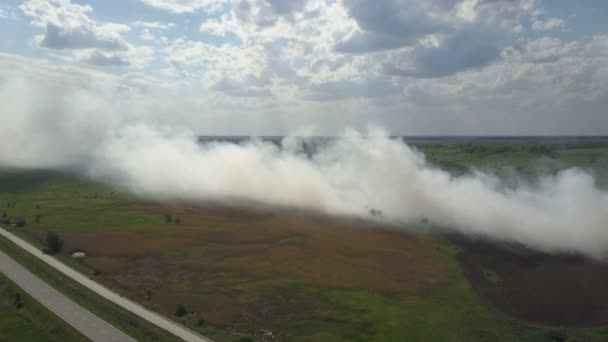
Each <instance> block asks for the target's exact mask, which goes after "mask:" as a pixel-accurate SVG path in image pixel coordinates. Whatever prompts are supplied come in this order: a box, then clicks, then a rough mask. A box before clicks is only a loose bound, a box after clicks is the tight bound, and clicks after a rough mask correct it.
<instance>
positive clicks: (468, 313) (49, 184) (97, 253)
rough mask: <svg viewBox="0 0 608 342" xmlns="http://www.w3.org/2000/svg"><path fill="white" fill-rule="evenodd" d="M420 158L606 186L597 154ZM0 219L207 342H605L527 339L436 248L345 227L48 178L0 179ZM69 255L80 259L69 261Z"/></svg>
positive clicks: (474, 152) (85, 297) (146, 336)
mask: <svg viewBox="0 0 608 342" xmlns="http://www.w3.org/2000/svg"><path fill="white" fill-rule="evenodd" d="M418 148H419V149H420V150H422V151H423V152H424V153H425V154H426V155H427V159H428V160H429V162H431V163H433V164H435V165H438V166H441V167H442V168H445V169H447V170H449V171H450V172H451V173H453V174H455V175H458V174H463V173H466V172H469V171H470V170H471V168H475V169H480V170H485V171H490V172H492V173H494V174H497V175H498V176H500V177H504V178H505V179H514V180H513V182H520V181H526V182H533V181H535V180H536V179H537V178H538V175H540V174H555V173H557V172H559V171H560V170H563V169H564V168H567V167H571V166H577V167H580V168H583V169H585V170H589V171H591V172H593V173H594V174H595V175H597V180H598V183H599V184H600V186H604V187H605V186H606V185H608V148H607V147H599V146H590V147H580V146H579V147H576V148H572V147H568V148H561V147H557V146H544V145H526V144H521V145H515V146H510V145H500V144H489V145H470V144H468V145H445V146H442V145H421V146H419V147H418ZM519 177H521V178H523V179H519ZM2 207H3V208H2ZM0 212H2V213H3V214H2V218H1V219H2V220H10V222H11V223H12V224H13V225H14V224H15V220H16V218H17V217H22V218H24V219H25V220H26V221H27V222H28V224H27V225H26V226H25V227H22V228H18V229H14V232H15V233H16V234H18V235H20V236H22V237H24V238H25V239H27V240H28V241H30V242H32V243H34V244H35V245H37V246H38V247H40V248H41V249H42V248H45V247H46V246H48V247H49V248H50V247H51V244H49V241H48V235H47V232H49V231H52V232H56V234H57V238H58V239H59V240H63V248H60V249H58V250H57V252H58V253H57V257H58V258H59V259H61V260H62V261H64V262H65V263H68V264H69V265H70V266H72V267H74V268H77V269H78V270H80V271H81V272H83V273H85V274H89V275H91V277H93V278H94V279H95V280H97V281H99V282H102V283H103V284H105V285H106V286H108V287H111V288H113V289H115V290H116V291H118V292H119V293H121V294H123V295H125V296H128V297H130V298H132V299H134V300H137V301H139V302H140V303H142V305H145V306H147V307H149V308H153V309H154V310H157V311H159V312H160V313H162V314H164V315H165V316H167V317H176V316H177V317H179V321H180V322H182V323H183V324H186V325H187V326H189V327H190V328H191V329H193V330H195V331H199V332H201V333H204V334H205V335H208V336H210V337H212V338H214V339H216V340H218V341H251V340H253V341H256V340H265V339H269V338H268V336H273V337H275V338H276V339H277V340H291V341H399V340H413V341H415V340H424V341H446V340H450V341H551V340H556V338H562V339H563V340H566V339H567V338H568V339H570V340H573V341H574V340H577V339H578V340H581V341H602V340H607V339H608V329H604V328H594V329H552V328H546V327H536V326H530V325H526V324H524V323H521V322H518V321H515V320H513V319H510V318H508V317H506V316H505V315H503V314H501V313H499V312H497V311H496V310H495V309H493V308H492V307H490V306H489V305H488V304H486V303H484V302H483V301H482V300H481V299H480V298H479V297H478V296H477V295H476V294H475V293H474V292H473V291H472V290H471V287H470V285H469V283H468V282H467V280H466V279H465V278H464V276H463V274H462V271H461V269H460V267H459V265H458V262H457V256H458V254H459V250H458V249H457V248H455V247H453V246H451V245H450V244H449V243H448V242H444V241H432V240H430V239H427V238H424V237H421V238H418V237H416V238H411V237H406V236H401V235H398V234H396V233H390V232H384V231H380V230H373V231H367V230H365V229H357V230H352V231H350V230H347V229H348V228H349V227H350V226H352V225H355V223H352V224H351V223H350V222H347V223H336V222H331V221H329V220H318V221H315V220H313V219H304V218H291V217H286V216H280V215H273V214H269V215H265V214H260V213H250V212H246V211H242V210H238V209H226V208H221V207H220V208H215V207H211V206H210V207H202V208H200V207H187V206H180V207H168V206H162V205H157V204H153V203H145V202H143V201H141V200H138V199H136V198H133V197H131V196H128V195H124V194H121V193H118V192H115V190H114V189H111V188H109V187H106V186H104V185H100V184H96V183H93V182H90V181H87V180H83V179H79V178H77V177H74V176H71V175H67V174H61V173H53V172H46V171H11V170H5V171H2V172H0ZM4 213H6V215H5V214H4ZM373 214H374V215H376V216H381V215H382V213H381V212H380V211H379V210H376V209H374V212H373ZM41 218H42V219H41ZM178 223H179V224H178ZM0 249H2V250H4V251H6V252H7V253H10V254H11V255H12V256H13V257H14V258H15V259H16V260H18V261H19V262H20V263H22V264H24V265H25V266H27V267H28V268H30V269H31V270H32V271H33V272H34V273H36V274H38V275H39V276H40V277H42V278H43V279H45V280H46V281H48V282H49V283H50V284H52V285H53V286H55V287H57V288H58V289H59V290H61V291H62V292H64V293H66V294H67V295H68V296H70V297H71V298H73V299H75V300H76V301H77V302H79V303H81V304H82V305H83V306H85V307H87V308H89V309H90V310H91V311H93V312H95V313H97V314H98V315H99V316H100V317H102V318H104V319H107V320H108V321H110V322H111V323H113V324H115V325H116V326H118V327H120V328H121V329H123V330H124V331H125V332H127V333H128V334H130V335H131V336H133V337H135V338H137V339H138V340H144V341H155V340H157V341H160V340H162V341H165V340H170V337H168V336H167V335H166V334H165V335H163V334H162V332H159V331H158V330H154V328H152V327H150V326H149V325H147V324H145V323H142V322H141V321H139V320H137V319H135V318H133V317H132V316H131V315H129V314H128V313H125V312H123V311H121V310H120V309H118V308H116V307H114V306H112V305H111V304H109V303H107V302H105V301H103V300H101V299H99V298H97V297H96V296H91V295H90V294H89V293H88V291H87V290H85V289H83V288H81V287H80V286H79V285H77V284H72V283H70V282H69V281H66V280H65V279H62V278H61V276H60V275H58V274H56V272H54V271H52V270H49V269H48V267H47V266H46V265H43V264H41V263H40V262H39V261H37V260H35V259H33V258H32V257H30V256H29V255H26V254H25V253H23V252H22V251H20V250H19V249H17V248H16V247H15V246H13V245H12V244H10V243H8V242H7V241H6V240H4V239H0ZM74 250H84V251H86V252H87V258H86V259H85V260H81V261H80V262H77V261H74V260H72V259H71V258H70V257H69V255H68V253H69V252H70V251H74ZM483 276H484V277H485V279H486V280H487V281H488V282H490V283H492V284H495V285H497V286H500V284H501V282H502V281H503V277H504V275H503V274H502V273H500V274H498V273H496V272H495V271H493V270H492V269H491V268H487V269H485V271H484V273H483ZM13 299H14V298H13ZM177 303H183V305H176V304H177Z"/></svg>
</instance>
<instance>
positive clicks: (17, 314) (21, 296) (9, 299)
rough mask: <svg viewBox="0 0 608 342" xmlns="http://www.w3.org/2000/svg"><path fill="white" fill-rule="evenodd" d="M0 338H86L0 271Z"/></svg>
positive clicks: (50, 340) (55, 340) (33, 341)
mask: <svg viewBox="0 0 608 342" xmlns="http://www.w3.org/2000/svg"><path fill="white" fill-rule="evenodd" d="M0 341H31V342H36V341H40V342H42V341H45V342H46V341H48V342H60V341H61V342H63V341H88V339H87V338H86V337H84V336H83V335H81V334H80V333H79V332H78V331H76V330H75V329H74V328H72V327H71V326H70V325H68V324H67V323H65V322H64V321H62V320H61V319H60V318H59V317H57V316H55V315H54V314H53V313H52V312H50V311H49V310H47V309H46V308H45V307H44V306H42V305H41V304H40V303H38V302H37V301H36V300H35V299H33V298H32V297H30V296H29V295H28V294H27V293H26V292H25V291H23V290H22V289H21V288H19V287H18V286H17V285H16V284H15V283H13V282H12V281H11V280H9V279H8V278H7V277H6V276H4V275H3V274H0Z"/></svg>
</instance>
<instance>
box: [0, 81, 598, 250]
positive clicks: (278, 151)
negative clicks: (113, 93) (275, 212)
mask: <svg viewBox="0 0 608 342" xmlns="http://www.w3.org/2000/svg"><path fill="white" fill-rule="evenodd" d="M39 87H44V85H32V84H31V83H28V82H27V81H24V82H21V83H15V82H10V83H9V82H6V81H4V83H2V84H1V85H0V100H1V101H2V102H3V103H4V104H5V105H4V106H3V109H2V113H1V114H2V121H3V127H4V130H3V133H2V134H1V135H0V165H3V166H16V167H67V166H71V167H73V166H76V167H78V169H80V170H83V172H85V173H86V174H87V175H88V176H90V177H93V178H94V179H97V180H102V181H106V182H109V183H110V184H113V185H114V186H117V187H119V188H121V189H126V190H128V191H130V192H132V193H134V194H136V195H138V196H142V197H144V198H150V199H156V200H161V201H172V200H179V201H203V200H217V201H234V200H246V201H253V202H259V203H263V204H267V205H276V206H283V207H293V208H301V209H307V210H313V211H318V212H322V213H327V214H331V215H346V216H354V217H369V210H370V209H371V208H375V209H379V210H381V211H382V213H383V215H382V218H379V217H375V218H373V219H378V220H383V221H385V222H386V223H390V224H397V225H406V224H415V223H418V222H420V221H422V220H424V221H427V220H428V222H430V223H431V224H432V225H434V226H437V227H442V229H449V230H455V231H460V232H463V233H465V234H469V235H476V236H477V235H479V236H485V237H491V238H494V239H499V240H503V241H512V242H520V243H522V244H524V245H526V246H529V247H532V248H536V249H539V250H543V251H549V252H580V253H585V254H587V255H590V256H594V257H604V256H605V253H606V251H607V250H608V229H607V228H608V227H606V222H608V193H606V192H604V191H601V190H599V189H597V188H596V187H595V184H594V179H593V177H592V176H591V175H589V174H587V173H585V172H583V171H581V170H577V169H571V170H566V171H563V172H561V173H560V174H558V175H555V176H547V177H544V178H542V179H541V181H540V182H539V183H538V184H536V185H519V186H516V187H505V186H503V185H502V184H501V182H500V181H499V180H498V179H496V178H495V177H492V176H491V175H488V174H484V173H475V174H470V175H466V176H461V177H452V176H451V175H450V174H449V173H447V172H445V171H442V170H440V169H437V168H434V167H432V166H430V165H429V164H428V163H427V162H426V160H425V157H424V155H423V154H421V153H419V152H417V151H416V150H414V149H412V148H410V147H408V146H407V145H405V144H403V143H402V142H400V141H397V140H393V139H390V138H388V137H386V135H385V134H384V133H383V132H382V131H378V130H376V131H373V130H372V131H370V132H366V133H365V134H364V135H362V134H359V133H357V132H354V131H349V132H346V133H345V134H344V136H343V137H341V138H340V139H337V140H335V141H333V142H330V143H327V144H326V145H325V146H324V147H323V148H321V149H320V150H319V151H318V152H317V153H315V154H314V155H312V156H310V155H309V154H307V153H306V152H305V151H304V150H303V149H302V145H301V144H300V141H298V139H295V138H288V139H286V140H284V141H283V143H282V145H281V146H277V145H275V144H273V143H269V142H262V141H255V140H254V141H249V142H247V143H243V144H239V145H237V144H229V143H219V142H215V143H206V144H201V143H200V142H199V141H198V140H197V139H196V137H195V134H194V132H191V131H188V130H186V129H179V128H178V129H176V128H175V127H168V126H160V127H159V126H157V125H149V124H145V123H133V120H128V121H129V122H130V123H127V120H126V118H124V117H123V116H121V115H118V114H116V113H120V112H121V111H122V110H124V108H122V107H121V108H118V107H116V105H114V104H113V103H112V102H111V101H109V100H107V99H106V100H104V95H103V93H95V94H96V96H92V94H91V92H88V91H86V90H79V91H66V90H61V91H59V90H58V91H57V92H56V93H52V92H51V93H49V92H48V91H49V90H48V89H47V88H45V89H40V88H39ZM70 89H73V88H70ZM33 99H35V101H34V100H33ZM370 218H371V217H370Z"/></svg>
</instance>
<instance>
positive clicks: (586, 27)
mask: <svg viewBox="0 0 608 342" xmlns="http://www.w3.org/2000/svg"><path fill="white" fill-rule="evenodd" d="M607 17H608V2H607V1H602V0H582V1H571V0H430V1H424V2H421V1H414V0H376V1H367V0H338V1H329V0H289V1H286V0H283V1H282V0H97V1H92V0H72V1H70V0H45V1H43V0H29V1H14V0H9V1H6V0H4V1H1V2H0V32H2V33H0V34H2V39H0V82H2V83H0V85H1V84H5V85H6V84H11V82H17V81H18V80H19V82H21V81H23V80H25V81H24V82H33V83H36V84H38V85H40V84H49V86H52V85H53V84H58V83H60V84H62V85H63V86H62V88H61V89H62V92H61V93H60V94H59V95H58V96H62V97H65V98H66V101H69V98H70V97H71V96H73V94H74V92H75V91H78V92H82V91H88V92H90V94H89V95H90V96H91V97H93V98H98V99H99V101H107V102H108V103H111V104H112V105H110V106H106V107H107V113H104V114H103V115H106V116H108V118H110V117H113V116H116V115H118V114H116V112H121V113H124V112H129V114H130V115H133V116H136V117H138V118H139V119H141V118H144V119H145V120H149V121H154V122H162V123H169V124H176V125H184V126H187V127H189V128H191V129H193V130H195V131H197V132H200V133H201V134H285V133H293V132H300V131H312V132H315V133H318V134H335V133H337V132H340V131H342V130H343V129H344V128H345V127H354V128H363V127H366V126H368V125H377V126H381V127H384V128H385V129H387V130H388V131H390V133H393V134H413V135H418V134H419V135H425V134H608V113H607V110H606V108H608V106H607V105H608V20H606V19H605V18H607ZM31 93H32V92H31V91H30V92H28V94H31ZM11 96H15V95H14V94H12V95H11ZM18 96H23V100H24V101H30V100H32V101H33V100H35V99H30V98H26V96H29V95H26V94H23V95H18ZM0 100H1V99H0ZM121 115H122V114H121Z"/></svg>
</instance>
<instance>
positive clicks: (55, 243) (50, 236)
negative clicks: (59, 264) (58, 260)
mask: <svg viewBox="0 0 608 342" xmlns="http://www.w3.org/2000/svg"><path fill="white" fill-rule="evenodd" d="M46 246H47V247H48V250H49V251H50V252H51V253H52V254H57V253H59V252H61V248H63V240H62V239H61V238H60V237H59V235H57V233H53V232H48V233H47V234H46Z"/></svg>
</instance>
